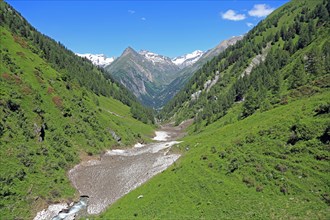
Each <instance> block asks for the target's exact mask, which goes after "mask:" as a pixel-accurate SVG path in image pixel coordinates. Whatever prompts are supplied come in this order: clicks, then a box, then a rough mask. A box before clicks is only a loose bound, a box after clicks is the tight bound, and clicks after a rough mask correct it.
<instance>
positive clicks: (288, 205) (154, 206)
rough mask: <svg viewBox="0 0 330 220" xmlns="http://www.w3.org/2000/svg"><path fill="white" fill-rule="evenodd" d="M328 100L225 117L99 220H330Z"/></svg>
mask: <svg viewBox="0 0 330 220" xmlns="http://www.w3.org/2000/svg"><path fill="white" fill-rule="evenodd" d="M329 97H330V91H329V90H328V89H327V90H324V91H322V92H320V93H318V94H315V95H313V96H310V97H304V98H302V99H300V100H296V101H292V102H291V103H289V104H287V105H283V106H279V107H278V108H275V109H272V110H270V111H267V112H260V111H258V112H257V113H255V114H254V115H253V116H251V117H248V118H246V119H244V120H240V121H238V122H237V121H236V122H235V120H233V121H232V122H230V121H229V118H227V117H223V118H222V119H220V120H219V121H217V122H215V123H214V124H212V125H210V126H208V127H207V128H205V130H203V131H202V132H201V133H200V134H196V135H191V136H189V137H187V138H185V139H184V142H183V143H181V144H180V146H179V147H180V149H181V151H182V152H184V155H183V157H182V158H181V159H180V160H179V161H178V162H176V163H175V165H173V166H172V167H171V168H169V169H168V170H166V171H164V172H163V173H162V174H160V175H158V176H156V177H155V178H153V179H152V180H150V181H149V182H148V183H147V184H145V185H143V186H142V187H140V188H138V189H137V190H135V191H133V192H132V193H130V194H128V195H127V196H125V197H124V198H122V199H120V200H119V201H118V202H117V203H115V204H114V205H112V206H111V208H110V209H109V210H108V211H107V212H105V213H104V214H102V215H101V216H100V217H99V218H100V219H238V218H239V219H328V218H329V217H330V215H329V213H330V212H329V211H330V210H329V202H330V197H329V195H330V194H329V193H330V178H329V175H328V174H329V171H330V167H329V159H330V154H329V150H330V149H329V137H330V136H329V135H330V134H329V129H330V117H329V110H327V113H324V111H320V109H326V108H324V106H327V108H329V103H330V100H329ZM322 106H323V107H322ZM240 108H242V104H238V105H235V106H234V108H233V109H232V110H231V111H230V113H229V115H231V116H236V117H237V116H238V113H239V112H240V110H241V109H240ZM322 112H323V113H322ZM139 195H143V198H142V199H137V197H138V196H139Z"/></svg>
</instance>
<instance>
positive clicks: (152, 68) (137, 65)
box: [77, 36, 242, 109]
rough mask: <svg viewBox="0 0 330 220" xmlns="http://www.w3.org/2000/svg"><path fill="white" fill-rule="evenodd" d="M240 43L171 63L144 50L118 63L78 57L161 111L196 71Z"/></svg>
mask: <svg viewBox="0 0 330 220" xmlns="http://www.w3.org/2000/svg"><path fill="white" fill-rule="evenodd" d="M240 39H242V36H239V37H232V38H230V39H228V40H225V41H223V42H221V43H220V44H219V45H217V46H216V47H215V48H213V49H210V50H208V51H206V52H205V53H204V52H203V51H200V50H196V51H193V52H192V53H190V54H185V55H182V56H179V57H175V58H172V59H171V58H169V57H166V56H163V55H159V54H156V53H153V52H150V51H147V50H141V51H140V52H136V51H135V50H134V49H133V48H131V47H128V48H126V49H125V51H124V52H123V53H122V55H121V56H120V57H118V58H117V59H114V58H107V57H105V56H104V55H92V54H77V55H78V56H81V57H85V58H87V59H89V60H90V61H92V63H93V64H94V65H96V66H100V67H103V68H105V71H106V72H107V74H109V75H111V76H112V77H113V78H114V79H116V80H117V81H118V82H120V83H121V84H122V85H124V86H125V87H126V88H127V89H128V90H130V91H131V92H132V93H133V94H134V95H135V96H136V97H137V98H138V99H139V100H140V101H141V102H142V103H143V104H144V105H146V106H149V107H152V108H155V109H160V108H162V107H163V106H164V105H165V104H166V103H167V102H168V101H169V100H170V99H172V98H173V97H174V96H175V95H176V93H177V92H178V91H179V90H180V89H181V88H182V87H183V85H184V84H185V83H186V82H187V80H189V79H190V77H191V76H192V75H193V73H194V72H195V71H196V70H197V69H198V68H200V67H201V66H202V65H203V64H205V63H206V62H207V61H209V60H211V59H212V58H213V57H215V56H217V55H219V54H220V53H221V52H222V51H224V50H225V49H226V48H227V47H228V46H230V45H234V44H235V43H236V42H237V41H238V40H240Z"/></svg>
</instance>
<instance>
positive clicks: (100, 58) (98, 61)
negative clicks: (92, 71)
mask: <svg viewBox="0 0 330 220" xmlns="http://www.w3.org/2000/svg"><path fill="white" fill-rule="evenodd" d="M76 55H77V56H80V57H85V58H87V59H89V60H90V61H92V63H93V64H94V65H95V66H100V67H106V66H108V65H110V64H111V63H112V62H113V61H114V60H115V58H114V57H107V56H105V55H104V54H90V53H85V54H79V53H76Z"/></svg>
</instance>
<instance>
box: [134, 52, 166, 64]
mask: <svg viewBox="0 0 330 220" xmlns="http://www.w3.org/2000/svg"><path fill="white" fill-rule="evenodd" d="M139 54H140V55H142V56H144V57H145V58H146V59H147V60H149V61H151V62H152V63H154V64H155V63H169V62H172V61H171V59H170V58H168V57H166V56H163V55H159V54H156V53H153V52H150V51H147V50H141V51H140V52H139Z"/></svg>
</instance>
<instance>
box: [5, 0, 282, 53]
mask: <svg viewBox="0 0 330 220" xmlns="http://www.w3.org/2000/svg"><path fill="white" fill-rule="evenodd" d="M7 2H8V3H9V4H10V5H12V6H13V7H14V8H15V9H16V10H18V11H19V12H20V13H21V14H22V15H23V16H24V17H25V18H26V19H27V20H28V21H29V22H30V23H31V24H32V25H33V26H34V27H36V28H37V29H38V30H39V31H40V32H42V33H44V34H46V35H48V36H50V37H51V38H53V39H55V40H56V41H60V42H61V43H63V44H64V45H65V46H66V47H67V48H69V49H70V50H72V51H74V52H77V53H94V54H96V53H97V54H99V53H103V54H105V55H107V56H108V57H110V56H115V57H118V56H120V54H121V53H122V52H123V50H124V49H125V48H126V47H128V46H131V47H132V48H134V49H135V50H137V51H139V50H141V49H146V50H149V51H152V52H155V53H159V54H162V55H166V56H169V57H175V56H179V55H183V54H185V53H190V52H192V51H194V50H197V49H199V50H204V51H205V50H208V49H210V48H213V47H214V46H216V45H217V44H218V43H219V42H220V41H222V40H225V39H227V38H229V37H232V36H238V35H242V34H245V33H246V32H248V31H249V30H250V29H251V28H252V27H253V26H254V25H256V24H257V23H258V22H259V21H261V20H262V19H264V18H265V16H266V15H267V14H269V13H270V12H271V11H272V10H274V9H276V8H278V7H279V6H281V5H283V4H285V3H286V2H288V0H272V1H271V0H264V1H262V0H258V1H252V0H251V1H250V0H225V1H220V0H218V1H215V0H213V1H196V0H195V1H187V0H186V1H165V0H160V1H150V0H149V1H112V0H101V1H88V0H82V1H79V0H71V1H70V0H68V1H63V0H62V1H56V0H51V1H46V0H43V1H32V0H8V1H7Z"/></svg>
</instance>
